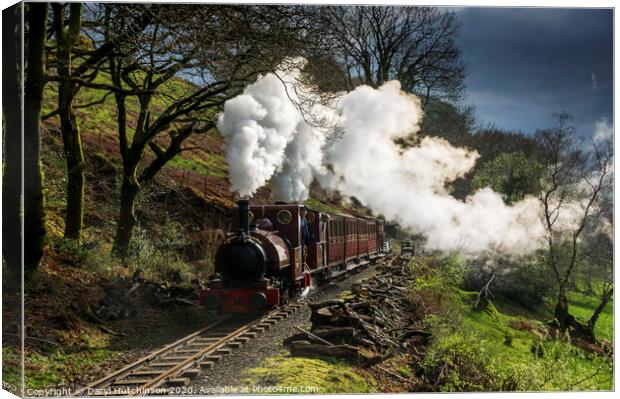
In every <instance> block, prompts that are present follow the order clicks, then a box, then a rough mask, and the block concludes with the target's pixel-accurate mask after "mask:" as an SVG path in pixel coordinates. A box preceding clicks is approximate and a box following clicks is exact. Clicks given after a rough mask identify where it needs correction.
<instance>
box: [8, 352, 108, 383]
mask: <svg viewBox="0 0 620 399" xmlns="http://www.w3.org/2000/svg"><path fill="white" fill-rule="evenodd" d="M116 354H117V353H116V352H114V351H110V350H108V349H91V350H82V351H79V352H73V353H64V352H61V351H57V352H54V353H51V354H49V355H43V354H40V353H38V352H34V351H31V352H28V353H27V354H26V356H25V365H26V367H25V371H24V380H25V387H26V388H30V389H43V388H49V387H53V386H67V385H71V382H72V381H74V380H76V379H77V378H79V377H80V376H82V375H83V374H84V371H85V370H88V369H91V368H93V367H94V366H96V365H97V364H98V363H101V362H103V361H106V360H109V359H111V358H112V357H114V356H115V355H116ZM20 363H21V360H20V355H19V352H18V351H17V349H16V348H13V347H4V348H2V378H3V380H4V381H6V382H9V383H11V384H13V385H18V382H19V380H20V373H21V371H20Z"/></svg>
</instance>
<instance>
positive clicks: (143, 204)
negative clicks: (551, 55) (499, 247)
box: [2, 2, 614, 393]
mask: <svg viewBox="0 0 620 399" xmlns="http://www.w3.org/2000/svg"><path fill="white" fill-rule="evenodd" d="M23 7H25V9H24V16H25V18H24V23H25V26H23V27H22V26H20V21H21V19H20V18H21V16H20V15H21V14H20V13H21V10H20V9H19V6H14V7H12V8H9V9H7V10H4V11H3V15H2V17H3V35H4V37H5V42H4V43H5V44H6V43H10V44H12V45H3V56H4V57H5V59H14V60H16V62H15V63H9V62H4V63H3V65H2V73H3V77H2V81H3V93H2V95H3V104H4V108H3V114H2V116H3V132H4V133H3V135H4V136H3V143H4V147H3V176H2V177H3V183H2V184H3V190H2V195H3V216H2V233H3V234H2V236H3V246H2V248H3V254H2V256H3V264H2V267H3V281H2V285H3V298H2V300H3V331H2V334H3V348H2V368H3V386H4V388H5V389H8V390H11V391H14V392H17V391H18V390H19V388H20V386H21V382H20V368H21V366H22V365H21V358H20V354H21V351H22V350H23V352H24V354H25V364H24V367H25V387H26V388H33V389H45V388H51V387H64V386H69V387H77V386H81V385H83V384H84V383H85V382H87V381H90V380H93V379H94V378H96V377H98V376H101V375H102V374H103V373H104V372H105V371H110V370H111V369H114V368H117V366H119V365H121V364H123V363H127V362H129V361H131V360H132V359H136V358H138V357H139V356H140V355H141V354H144V353H145V352H146V351H148V350H150V349H153V348H155V347H158V346H162V345H164V344H166V343H167V342H170V341H172V340H174V339H176V338H179V337H181V336H183V335H185V334H188V333H189V332H191V331H193V330H195V329H197V328H199V327H201V326H202V325H203V324H204V320H203V310H202V309H201V308H200V307H198V306H194V305H193V302H194V301H195V299H196V298H195V296H194V295H195V294H194V290H195V289H196V288H199V287H201V286H204V284H205V282H206V280H207V278H208V276H209V275H210V274H211V273H212V271H213V256H214V253H215V250H216V248H217V245H218V243H219V242H221V239H222V237H223V235H224V232H225V231H226V228H227V225H228V222H229V217H230V212H231V209H232V208H233V207H234V205H235V201H236V200H237V199H238V194H236V193H233V192H231V191H230V180H229V165H228V163H227V160H226V156H225V152H224V149H223V144H224V138H223V136H222V134H221V133H220V132H219V131H218V129H217V121H218V116H219V115H220V113H221V112H222V111H223V107H224V104H225V102H226V101H227V100H230V99H231V98H234V97H235V96H237V95H239V94H240V93H242V92H243V90H244V88H245V87H246V86H247V85H248V84H251V83H253V82H255V81H256V80H257V78H258V77H259V76H261V75H264V74H266V73H269V72H273V71H274V70H276V69H278V68H281V66H282V64H283V62H285V61H286V60H287V59H290V57H304V58H305V59H306V60H307V64H306V65H305V67H304V70H303V75H304V79H307V81H308V82H310V83H312V84H313V85H314V87H316V88H317V90H318V92H320V94H321V96H324V97H330V96H333V95H335V93H340V92H350V91H352V90H353V89H355V88H356V87H358V86H361V85H368V86H370V87H373V88H378V87H380V86H382V85H383V84H384V83H386V82H388V81H392V80H397V81H399V82H400V84H401V87H402V90H403V91H405V92H407V93H413V94H415V95H416V96H417V97H419V98H420V101H421V107H422V110H423V112H424V119H423V120H422V121H421V124H420V130H419V132H418V133H417V135H415V136H411V137H406V138H403V139H400V140H399V141H398V143H397V144H398V145H399V146H400V147H401V148H403V149H406V148H410V147H415V146H417V145H418V144H419V143H420V141H421V140H423V139H424V138H425V137H436V138H441V139H443V140H445V141H447V142H448V143H450V145H453V146H456V147H463V148H468V149H471V150H475V151H477V153H478V154H479V158H478V159H477V161H476V163H475V166H474V167H473V169H472V170H471V171H470V172H469V173H467V174H466V175H464V176H462V177H460V178H458V179H457V180H455V181H453V182H450V184H449V187H448V190H449V193H450V195H451V196H453V197H454V198H457V199H461V200H465V199H466V198H468V197H469V196H471V195H472V194H473V193H475V192H476V191H477V190H479V189H481V188H485V187H490V188H491V189H492V190H494V191H495V192H498V193H500V194H501V195H502V198H503V201H504V203H505V204H506V205H508V206H511V205H512V204H515V203H517V202H519V201H521V200H523V199H525V198H529V197H531V198H535V199H536V201H538V202H537V203H538V204H540V207H541V209H542V213H541V223H542V225H543V228H544V231H545V245H544V246H542V247H540V248H539V249H538V250H536V251H534V252H532V253H529V254H527V255H523V256H503V255H502V254H499V255H498V254H483V255H477V256H470V255H468V254H466V253H464V251H463V252H461V251H459V250H454V251H450V252H449V253H444V252H440V251H430V250H424V243H425V237H424V234H423V232H422V233H421V232H411V231H408V230H407V229H405V228H403V227H402V226H400V225H399V224H398V223H396V222H394V221H387V224H386V234H387V237H388V238H389V239H391V240H392V243H393V245H392V247H393V248H392V250H393V251H394V252H396V253H398V252H399V250H400V242H401V241H407V242H408V241H411V242H414V245H415V246H416V251H419V254H416V256H415V257H413V258H407V259H405V260H402V261H401V262H403V266H402V267H403V269H402V270H403V271H402V273H401V274H399V275H398V279H399V280H398V284H399V286H400V287H404V288H403V289H404V290H405V291H406V293H405V294H402V295H404V296H405V297H406V300H407V301H408V302H407V303H411V304H413V305H411V306H412V309H415V312H417V313H416V323H419V324H420V325H421V326H423V328H424V329H425V331H430V333H431V335H432V337H431V338H429V340H428V342H427V343H426V344H425V347H424V351H425V356H424V357H423V358H418V357H415V356H414V355H412V354H406V355H400V356H396V357H394V358H392V360H390V363H389V367H390V370H392V372H393V373H396V374H398V375H399V376H400V377H401V378H399V379H398V378H397V379H396V380H395V381H390V380H389V379H387V380H386V379H381V378H378V377H376V376H373V375H372V373H371V372H369V371H368V370H365V369H363V368H362V367H359V366H356V365H351V364H349V363H346V362H342V361H340V360H334V359H333V358H331V357H329V356H326V357H323V358H318V359H304V358H297V357H287V356H284V355H283V356H281V357H276V358H269V359H265V360H263V361H262V362H261V364H260V365H257V366H256V367H255V368H252V369H250V370H248V371H247V379H246V381H247V382H248V383H250V384H256V383H258V382H261V381H264V380H265V378H269V379H270V380H269V381H270V382H272V383H273V381H275V383H276V384H277V383H282V384H284V383H285V382H286V384H291V383H294V384H299V385H303V384H304V383H306V382H308V381H309V379H310V378H311V379H312V383H313V384H315V385H318V386H320V387H321V391H320V392H321V393H335V392H403V391H411V390H416V391H443V392H457V391H506V390H519V391H558V390H560V391H566V390H613V389H614V386H613V372H612V368H613V344H614V342H613V326H614V320H613V306H614V284H613V234H612V227H611V226H612V225H613V190H612V185H613V170H612V163H613V149H612V145H611V139H607V140H594V139H592V138H589V137H588V138H584V137H583V135H582V134H581V133H580V132H578V131H576V129H575V128H574V127H573V120H572V117H571V115H570V113H569V112H570V110H566V111H565V110H558V111H557V114H555V115H553V116H551V115H550V118H549V125H548V126H541V127H540V128H539V129H538V130H537V131H536V132H535V133H534V134H526V133H524V132H518V131H506V130H503V129H501V128H498V127H495V126H489V125H486V126H483V125H481V123H479V121H477V119H476V114H475V109H474V108H473V107H472V106H465V105H462V102H461V101H460V100H461V99H462V98H463V96H464V94H465V93H466V90H467V89H466V87H465V85H464V79H465V76H466V74H467V66H466V65H465V64H464V63H463V61H462V59H461V54H460V51H459V48H458V46H457V45H456V39H457V37H458V34H459V26H458V23H457V20H456V18H455V15H454V13H453V12H451V11H446V10H441V9H437V8H433V7H406V8H405V7H371V6H369V7H353V6H323V7H316V6H302V5H299V6H295V5H290V6H272V5H254V6H236V5H209V6H204V5H190V4H184V5H165V4H146V3H141V4H128V3H123V4H112V3H73V2H72V3H66V4H65V3H43V2H40V3H39V2H37V3H25V4H24V5H23ZM22 28H23V29H24V32H25V41H24V43H23V46H24V47H23V48H22V47H21V41H20V40H18V38H19V37H20V34H21V33H20V32H21V29H22ZM11 38H12V39H11ZM22 51H23V53H24V55H25V57H24V59H23V62H21V61H20V57H19V54H21V52H22ZM22 76H23V79H24V80H23V81H21V77H22ZM22 85H23V87H24V98H23V103H24V109H23V119H22V118H20V115H21V110H20V100H22V99H21V98H19V97H20V94H19V93H21V90H20V88H21V86H22ZM22 124H23V125H22ZM22 129H23V132H24V137H23V144H22V141H21V132H22ZM334 139H335V140H337V137H336V138H334ZM22 145H23V147H22ZM22 151H23V154H24V158H23V173H24V176H23V180H22V179H21V162H22V160H21V157H20V154H21V153H22ZM22 182H23V187H22ZM22 192H23V197H22V196H21V193H22ZM403 200H404V201H406V200H407V199H403ZM252 201H253V202H254V203H262V204H269V203H273V201H274V198H273V195H272V189H271V186H270V184H267V185H266V186H264V187H262V188H260V189H259V190H258V191H257V192H256V193H255V195H254V196H253V197H252ZM570 202H575V203H578V204H579V206H578V207H577V208H575V209H573V211H572V213H571V217H572V218H573V221H574V223H572V224H570V226H569V227H566V226H565V225H564V224H562V223H560V221H561V220H562V219H563V217H564V215H565V213H566V212H567V211H566V210H565V208H564V207H563V205H564V204H567V203H570ZM22 204H23V205H22ZM305 204H306V205H307V206H308V207H310V208H312V209H317V210H323V211H331V212H338V213H347V214H352V215H359V216H376V217H381V215H377V214H376V213H374V212H373V211H372V210H371V209H369V208H368V207H366V206H364V204H363V203H361V202H360V201H359V200H358V199H356V198H355V197H352V198H348V197H345V196H344V195H342V194H340V193H338V192H334V191H330V190H327V189H325V188H323V187H321V186H320V185H319V184H317V183H316V182H315V183H313V184H312V186H311V187H310V198H309V199H307V200H306V201H305ZM22 206H23V212H22V211H21V209H22V208H21V207H22ZM21 217H23V222H24V230H23V234H22V231H21V230H20V226H21ZM414 233H415V234H414ZM22 239H23V240H24V242H25V251H24V252H23V253H22V252H21V249H20V248H21V240H22ZM22 264H23V269H22ZM22 271H23V278H24V285H23V286H22V284H21V279H22ZM394 284H396V283H394ZM22 295H23V298H24V306H25V316H24V319H25V323H24V326H23V328H22V326H21V319H20V317H21V315H20V309H21V298H22ZM21 334H25V337H26V338H25V347H24V348H21V347H20V341H19V337H20V336H21ZM416 356H417V355H416ZM386 367H388V366H386ZM325 373H329V374H331V375H334V376H336V377H334V378H332V379H327V378H326V377H324V378H323V379H322V377H320V376H322V375H325ZM403 378H405V379H407V380H408V381H410V382H411V381H414V383H410V384H409V383H408V384H405V385H400V384H401V383H402V381H400V380H402V379H403ZM274 379H275V380H274ZM317 381H318V382H317Z"/></svg>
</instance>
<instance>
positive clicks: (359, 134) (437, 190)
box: [218, 73, 570, 255]
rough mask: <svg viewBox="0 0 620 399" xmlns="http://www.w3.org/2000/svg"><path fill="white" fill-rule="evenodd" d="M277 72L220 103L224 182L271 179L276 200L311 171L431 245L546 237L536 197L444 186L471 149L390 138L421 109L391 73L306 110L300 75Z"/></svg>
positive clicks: (508, 247) (305, 183)
mask: <svg viewBox="0 0 620 399" xmlns="http://www.w3.org/2000/svg"><path fill="white" fill-rule="evenodd" d="M283 76H284V77H285V78H292V79H291V80H287V79H282V76H280V77H279V76H276V75H274V74H268V75H265V76H264V77H262V78H260V79H259V80H258V81H257V82H256V83H254V84H253V85H250V86H248V87H247V88H246V90H245V91H244V93H243V94H242V95H240V96H238V97H236V98H234V99H232V100H230V101H228V102H227V103H226V104H225V108H224V113H223V114H222V116H221V117H220V120H219V124H218V127H219V129H220V130H221V131H222V133H223V134H224V135H225V138H226V158H227V160H228V164H229V174H230V180H231V185H232V187H231V190H233V191H238V192H239V193H240V194H241V195H242V196H243V195H251V194H252V193H254V192H255V191H256V190H257V189H258V188H259V187H261V186H262V185H264V184H266V183H267V182H268V181H269V180H271V182H272V186H273V192H274V195H275V196H276V198H277V199H279V200H285V201H298V202H301V201H304V200H305V199H307V198H308V194H309V186H310V183H311V182H312V181H313V180H314V179H316V180H317V181H318V182H319V183H320V184H321V185H322V186H324V187H326V188H329V189H333V190H337V191H339V192H340V193H342V194H343V195H345V196H354V197H355V198H357V199H358V200H359V201H360V202H361V203H362V204H363V205H365V206H367V207H369V208H371V209H372V210H373V211H374V213H375V214H381V215H383V216H384V217H385V218H386V219H387V220H389V221H394V222H398V223H399V224H400V225H401V226H403V227H405V228H407V229H409V230H411V231H412V232H414V233H423V234H424V235H425V236H426V237H427V247H428V249H432V250H441V251H451V250H456V249H459V250H462V251H464V252H467V253H471V254H476V253H489V252H499V253H504V254H515V255H518V254H525V253H528V252H531V251H533V250H535V249H537V248H539V247H540V246H541V245H542V244H543V243H544V238H545V229H544V228H543V225H542V223H541V209H540V205H539V202H538V200H537V199H536V198H533V197H529V198H526V199H524V200H522V201H520V202H518V203H515V204H513V205H511V206H508V205H506V204H505V203H504V201H503V199H502V196H501V195H500V194H498V193H496V192H494V191H492V190H491V189H490V188H484V189H481V190H479V191H477V192H476V193H474V194H473V195H471V196H470V197H468V198H466V199H465V200H464V201H462V200H459V199H456V198H454V197H453V196H451V195H450V193H449V192H448V190H447V188H446V186H447V184H448V183H450V182H452V181H454V180H455V179H457V178H459V177H461V176H463V175H465V174H466V173H467V172H468V171H470V170H471V169H472V168H473V167H474V164H475V162H476V160H477V158H478V154H477V153H476V152H475V151H470V150H468V149H465V148H456V147H453V146H452V145H450V144H449V143H448V142H447V141H445V140H443V139H441V138H435V137H424V138H422V139H421V140H420V141H419V144H418V145H417V146H415V147H410V148H407V149H402V148H400V147H399V146H398V145H397V144H395V142H394V140H395V139H398V138H403V137H407V136H410V135H412V134H413V135H414V134H416V133H417V132H418V130H419V124H420V122H421V120H422V116H423V113H422V109H421V106H420V100H419V99H418V98H417V97H416V96H414V95H412V94H407V93H404V92H403V91H401V87H400V84H399V82H397V81H393V82H388V83H386V84H384V85H383V86H381V87H380V88H378V89H373V88H371V87H368V86H360V87H357V88H356V89H355V90H353V91H352V92H349V93H346V94H343V95H342V96H340V97H339V98H338V99H337V100H335V101H334V102H333V103H331V104H329V105H319V104H315V105H313V106H312V108H311V109H304V107H300V106H299V104H300V103H303V101H300V100H299V97H298V91H296V90H291V88H290V87H288V85H289V84H293V85H294V81H295V79H296V76H298V75H296V74H295V73H294V74H292V75H291V74H283ZM283 81H284V82H283ZM302 86H303V85H301V84H298V85H297V86H295V88H299V87H302ZM308 116H310V117H311V118H314V119H320V120H324V119H329V120H330V121H331V123H330V124H329V128H327V129H325V128H323V129H321V128H317V127H316V126H314V125H313V124H312V123H310V122H308ZM323 127H325V126H323ZM566 223H570V217H569V218H568V219H567V220H566Z"/></svg>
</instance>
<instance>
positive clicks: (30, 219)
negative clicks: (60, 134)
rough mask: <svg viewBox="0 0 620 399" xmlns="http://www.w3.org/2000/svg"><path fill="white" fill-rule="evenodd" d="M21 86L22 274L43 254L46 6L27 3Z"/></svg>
mask: <svg viewBox="0 0 620 399" xmlns="http://www.w3.org/2000/svg"><path fill="white" fill-rule="evenodd" d="M27 6H28V13H27V23H28V29H29V33H28V47H27V51H26V54H27V55H26V70H25V72H26V74H25V84H24V95H25V98H24V246H25V248H26V250H25V251H24V275H25V277H26V278H27V277H28V276H29V275H30V274H31V272H32V271H34V270H36V268H37V267H38V265H39V262H40V260H41V256H42V255H43V244H44V238H45V213H44V210H43V203H44V198H43V175H42V173H41V160H40V154H39V151H40V143H39V139H40V131H39V129H40V121H39V118H40V114H41V103H42V100H43V88H44V86H45V31H46V21H47V7H48V6H47V4H46V3H29V4H28V5H27Z"/></svg>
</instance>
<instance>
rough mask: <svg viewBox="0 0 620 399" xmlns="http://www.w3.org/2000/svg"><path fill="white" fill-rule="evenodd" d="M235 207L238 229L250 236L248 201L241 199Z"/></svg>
mask: <svg viewBox="0 0 620 399" xmlns="http://www.w3.org/2000/svg"><path fill="white" fill-rule="evenodd" d="M237 205H238V206H239V228H240V229H241V231H243V232H244V233H245V234H250V200H247V199H241V200H239V201H238V202H237Z"/></svg>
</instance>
